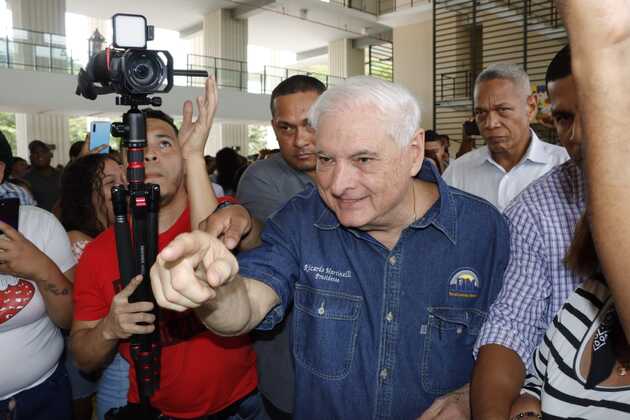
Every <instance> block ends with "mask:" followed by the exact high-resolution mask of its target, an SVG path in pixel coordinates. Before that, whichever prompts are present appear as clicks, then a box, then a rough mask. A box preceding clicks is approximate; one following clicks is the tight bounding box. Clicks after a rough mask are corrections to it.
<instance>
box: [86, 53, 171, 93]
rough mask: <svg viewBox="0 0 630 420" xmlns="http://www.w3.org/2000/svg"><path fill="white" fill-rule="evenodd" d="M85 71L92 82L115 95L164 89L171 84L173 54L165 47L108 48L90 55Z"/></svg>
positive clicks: (156, 91) (166, 90) (162, 90)
mask: <svg viewBox="0 0 630 420" xmlns="http://www.w3.org/2000/svg"><path fill="white" fill-rule="evenodd" d="M163 57H165V58H166V59H163ZM86 71H87V73H88V74H89V75H90V76H91V79H92V80H93V82H97V83H100V84H101V86H102V87H104V88H105V87H109V88H111V91H112V92H115V93H118V94H119V95H151V94H154V93H166V92H168V91H170V90H171V88H172V87H173V58H172V56H171V54H170V53H169V52H168V51H156V50H145V49H135V48H133V49H127V50H118V49H110V48H108V49H106V50H105V51H101V52H99V53H98V54H96V55H95V56H94V57H93V58H92V60H91V61H90V64H88V66H87V69H86Z"/></svg>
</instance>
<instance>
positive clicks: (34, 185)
mask: <svg viewBox="0 0 630 420" xmlns="http://www.w3.org/2000/svg"><path fill="white" fill-rule="evenodd" d="M60 178H61V171H58V170H57V169H54V168H52V169H51V170H50V171H49V172H47V174H44V173H43V172H41V171H35V170H31V171H29V172H28V173H27V174H26V175H24V179H25V180H27V181H28V182H29V184H31V190H32V191H33V197H34V198H35V200H37V206H38V207H41V208H43V209H44V210H48V211H52V208H53V206H54V205H55V203H56V202H57V200H58V199H59V190H60V181H61V179H60Z"/></svg>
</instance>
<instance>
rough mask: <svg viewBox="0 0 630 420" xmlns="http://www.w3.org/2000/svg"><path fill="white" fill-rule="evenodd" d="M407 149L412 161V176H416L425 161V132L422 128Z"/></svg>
mask: <svg viewBox="0 0 630 420" xmlns="http://www.w3.org/2000/svg"><path fill="white" fill-rule="evenodd" d="M406 149H407V151H406V152H407V153H409V156H410V158H411V159H412V165H411V172H412V173H411V176H416V174H417V173H418V172H419V171H420V168H421V167H422V161H423V160H424V130H423V129H422V128H420V129H419V130H418V131H416V133H415V134H414V135H413V137H412V138H411V140H410V141H409V144H408V145H407V147H406Z"/></svg>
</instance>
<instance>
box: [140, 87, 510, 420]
mask: <svg viewBox="0 0 630 420" xmlns="http://www.w3.org/2000/svg"><path fill="white" fill-rule="evenodd" d="M309 121H311V124H312V126H313V128H314V129H315V130H316V136H317V138H316V144H317V146H316V147H317V155H318V163H317V169H316V179H317V187H316V188H315V187H309V188H307V189H306V190H304V191H303V192H301V193H299V194H297V195H296V196H294V197H293V198H292V199H290V200H289V201H288V202H287V204H286V205H284V206H283V207H282V208H281V209H280V210H279V211H278V212H276V213H275V214H274V215H273V216H272V217H271V218H270V219H268V220H267V223H266V225H265V230H264V231H263V235H262V240H263V245H262V246H260V247H259V248H256V249H254V250H251V251H248V252H246V253H242V254H240V255H239V257H238V258H239V261H238V263H237V261H236V259H235V258H234V257H233V256H232V254H230V252H229V251H228V250H227V249H226V248H225V247H224V246H223V245H222V244H221V242H219V241H218V240H217V239H216V238H213V237H212V236H210V235H208V234H205V233H202V232H193V233H189V234H184V235H180V236H179V237H178V238H176V239H175V240H174V241H173V242H171V244H170V245H169V246H167V247H166V248H164V250H163V251H162V252H161V253H160V255H159V256H158V259H157V262H156V264H155V265H154V266H153V268H152V270H151V280H152V286H153V290H154V293H155V296H156V299H157V301H158V304H159V305H161V306H163V307H165V308H169V309H174V310H179V311H182V310H186V309H188V308H194V309H195V311H196V313H197V315H198V316H199V318H200V319H201V320H202V321H203V323H204V324H205V325H206V327H208V328H209V329H210V330H212V331H214V332H215V333H217V334H220V335H238V334H243V333H246V332H248V331H251V330H253V329H259V330H267V329H270V328H273V326H274V325H276V324H277V323H278V322H280V321H281V320H282V319H283V317H284V316H285V314H286V311H287V310H288V308H290V307H291V306H293V307H294V328H293V337H292V350H293V355H294V358H295V401H294V416H295V418H298V419H311V418H313V419H314V418H317V419H319V418H338V419H339V418H357V419H386V418H395V419H398V418H415V417H417V416H419V415H422V417H421V418H422V420H425V419H437V418H440V419H461V418H466V417H468V415H469V414H468V410H469V408H468V407H469V400H468V385H467V383H468V381H469V380H470V374H471V369H472V364H473V358H472V347H473V344H474V342H475V339H476V336H477V334H478V332H479V330H480V328H481V325H482V323H483V320H484V318H485V314H486V313H487V310H488V308H489V306H490V304H491V303H492V301H493V300H494V299H495V297H496V295H497V294H498V292H499V290H500V288H501V282H502V277H503V271H504V269H505V266H506V264H507V259H508V252H509V251H508V249H509V244H508V232H507V226H506V224H505V222H504V220H503V218H502V216H501V215H500V214H499V212H497V211H496V209H494V208H493V207H492V206H491V205H489V204H488V203H486V202H485V201H483V200H480V199H478V198H476V197H473V196H471V195H469V194H467V193H464V192H461V191H457V190H454V189H450V188H449V187H448V186H447V185H446V184H445V183H444V181H443V180H442V179H441V178H440V176H439V173H438V172H437V169H436V168H435V166H433V165H431V164H429V163H428V162H427V163H425V164H423V160H424V138H423V137H424V132H423V131H422V130H421V129H420V128H419V121H420V110H419V107H418V104H417V102H416V100H415V99H414V98H413V96H412V95H411V94H410V93H409V92H408V91H407V90H406V89H404V88H403V87H401V86H400V85H396V84H392V83H388V82H384V81H381V80H378V79H373V78H370V77H365V76H361V77H354V78H350V79H348V80H346V81H345V82H344V83H342V84H340V85H337V86H335V87H333V88H331V89H329V90H328V91H327V92H325V93H324V94H323V95H322V96H321V97H320V98H319V99H318V100H317V102H316V103H315V105H314V106H313V107H312V109H311V112H310V117H309ZM444 255H448V256H449V258H447V259H445V258H443V257H444ZM436 260H440V261H441V262H440V264H434V262H435V261H436ZM423 413H424V414H423Z"/></svg>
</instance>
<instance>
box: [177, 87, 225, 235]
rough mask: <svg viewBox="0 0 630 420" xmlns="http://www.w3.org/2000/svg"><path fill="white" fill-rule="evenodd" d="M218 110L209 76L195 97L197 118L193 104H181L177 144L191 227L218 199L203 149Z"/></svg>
mask: <svg viewBox="0 0 630 420" xmlns="http://www.w3.org/2000/svg"><path fill="white" fill-rule="evenodd" d="M216 109H217V86H216V83H215V81H214V79H212V78H208V80H206V86H205V93H204V95H203V96H199V97H198V98H197V110H198V113H199V114H198V116H197V120H196V121H195V122H193V120H192V118H193V105H192V102H191V101H186V102H185V103H184V109H183V121H182V126H181V129H180V130H179V136H178V139H179V143H180V145H181V147H182V154H183V156H184V161H185V167H186V190H187V192H188V200H189V204H190V223H191V226H192V227H193V229H197V228H198V227H199V223H201V221H202V220H204V219H206V218H207V217H208V216H209V215H210V214H212V212H213V211H214V209H215V208H216V207H217V199H216V197H215V195H214V191H213V190H212V184H211V183H210V178H209V177H208V173H207V172H206V162H205V160H204V155H203V153H204V149H205V147H206V142H207V140H208V135H209V134H210V129H211V128H212V121H213V119H214V113H215V111H216Z"/></svg>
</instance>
